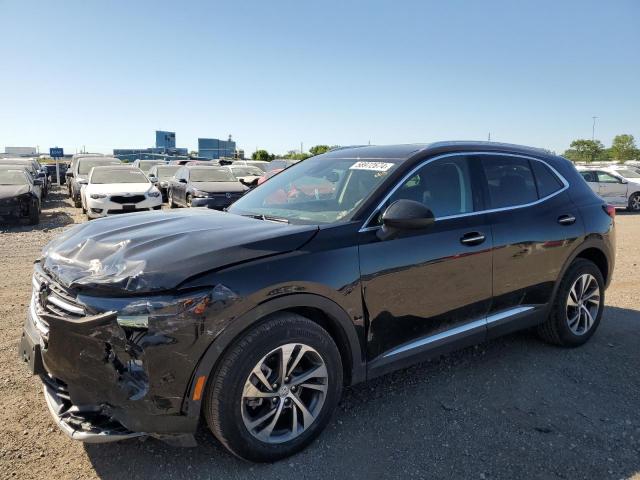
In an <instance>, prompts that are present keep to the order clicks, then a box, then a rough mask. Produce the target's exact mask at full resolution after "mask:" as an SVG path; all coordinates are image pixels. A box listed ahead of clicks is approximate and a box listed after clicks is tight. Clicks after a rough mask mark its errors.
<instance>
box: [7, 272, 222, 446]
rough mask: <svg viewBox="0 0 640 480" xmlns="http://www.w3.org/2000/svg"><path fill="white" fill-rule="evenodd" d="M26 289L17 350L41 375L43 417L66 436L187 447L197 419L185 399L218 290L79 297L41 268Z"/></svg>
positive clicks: (205, 340) (204, 345) (205, 343)
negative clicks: (28, 290)
mask: <svg viewBox="0 0 640 480" xmlns="http://www.w3.org/2000/svg"><path fill="white" fill-rule="evenodd" d="M33 283H34V285H33V287H34V289H33V294H32V299H31V303H30V308H29V310H28V313H27V319H26V322H25V326H24V330H23V334H22V339H21V342H20V350H19V353H20V356H21V358H22V359H23V360H24V361H25V362H26V363H28V365H29V367H30V370H31V371H32V373H34V374H37V375H39V376H40V377H41V378H42V381H43V384H44V395H45V399H46V402H47V406H48V408H49V411H50V412H51V414H52V416H53V418H54V420H55V421H56V423H57V424H58V426H59V427H60V428H61V429H62V430H63V431H64V432H65V433H66V434H67V435H68V436H69V437H70V438H73V439H75V440H81V441H84V442H89V443H104V442H111V441H118V440H124V439H128V438H133V437H139V436H144V435H151V436H154V437H157V438H160V439H162V440H165V441H168V442H169V443H173V444H178V445H183V446H188V445H192V444H194V443H195V442H194V441H193V437H192V434H193V433H194V432H195V430H196V428H197V424H198V420H199V415H200V412H199V409H198V410H197V411H196V410H195V409H192V410H193V411H188V407H187V402H185V395H188V392H189V390H190V387H191V384H192V375H193V372H194V370H195V367H196V365H197V362H198V361H199V359H200V357H201V356H202V354H203V352H204V351H205V350H206V348H207V346H208V345H209V344H210V343H211V341H212V336H211V333H210V332H209V331H208V330H207V329H205V328H204V325H205V318H206V317H207V315H209V314H211V313H212V311H213V310H214V309H215V308H214V306H213V304H215V303H216V301H215V299H216V298H217V297H216V295H218V296H220V295H219V293H220V292H218V293H216V290H215V289H212V290H210V291H204V292H203V291H200V292H196V293H193V292H191V293H188V294H182V295H175V296H168V295H165V296H150V297H145V298H141V297H123V298H106V297H87V296H83V295H74V294H73V292H69V291H67V290H65V289H63V288H62V287H61V286H60V285H58V284H56V283H55V282H53V281H52V280H51V277H49V276H48V275H47V274H45V273H44V271H43V270H42V268H41V267H40V266H39V265H36V271H35V274H34V282H33ZM141 318H142V319H144V322H141V321H140V319H141Z"/></svg>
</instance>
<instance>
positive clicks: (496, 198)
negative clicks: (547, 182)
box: [482, 156, 538, 208]
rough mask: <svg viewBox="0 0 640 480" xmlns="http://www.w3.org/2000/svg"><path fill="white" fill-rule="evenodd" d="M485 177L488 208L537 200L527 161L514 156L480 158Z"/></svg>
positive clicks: (510, 205)
mask: <svg viewBox="0 0 640 480" xmlns="http://www.w3.org/2000/svg"><path fill="white" fill-rule="evenodd" d="M482 165H483V167H484V171H485V175H486V177H487V183H488V190H489V199H490V202H491V205H490V208H503V207H513V206H517V205H524V204H527V203H531V202H535V201H536V200H538V192H537V190H536V184H535V181H534V178H533V173H532V172H531V167H530V165H529V161H528V160H526V159H524V158H515V157H500V156H495V157H485V158H483V159H482Z"/></svg>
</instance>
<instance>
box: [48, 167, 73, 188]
mask: <svg viewBox="0 0 640 480" xmlns="http://www.w3.org/2000/svg"><path fill="white" fill-rule="evenodd" d="M44 168H45V169H46V170H47V177H48V178H49V183H57V181H58V179H57V178H56V164H55V163H49V164H47V165H45V166H44ZM58 168H59V170H60V185H64V184H65V182H66V180H67V177H66V174H67V168H68V165H67V164H66V163H63V162H60V163H59V164H58Z"/></svg>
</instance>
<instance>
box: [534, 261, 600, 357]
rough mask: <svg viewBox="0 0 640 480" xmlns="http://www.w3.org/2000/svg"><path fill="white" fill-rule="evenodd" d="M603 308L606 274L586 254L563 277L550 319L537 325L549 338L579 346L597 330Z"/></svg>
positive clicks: (569, 345) (564, 343)
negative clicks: (585, 256) (586, 257)
mask: <svg viewBox="0 0 640 480" xmlns="http://www.w3.org/2000/svg"><path fill="white" fill-rule="evenodd" d="M603 311H604V278H603V277H602V272H600V269H599V268H598V267H597V266H596V265H595V264H594V263H593V262H591V261H589V260H586V259H584V258H578V259H577V260H575V261H574V262H573V263H572V264H571V266H570V267H569V269H568V270H567V272H566V273H565V276H564V278H563V279H562V281H561V283H560V286H559V287H558V292H557V294H556V298H555V300H554V302H553V305H552V307H551V312H550V314H549V317H548V318H547V320H546V321H545V322H544V323H543V324H542V325H540V326H539V327H538V334H539V336H540V337H541V338H542V339H543V340H544V341H546V342H548V343H552V344H555V345H560V346H563V347H577V346H580V345H583V344H584V343H586V342H587V341H588V340H589V339H590V338H591V336H592V335H593V334H594V333H595V331H596V329H597V328H598V325H600V319H601V318H602V313H603Z"/></svg>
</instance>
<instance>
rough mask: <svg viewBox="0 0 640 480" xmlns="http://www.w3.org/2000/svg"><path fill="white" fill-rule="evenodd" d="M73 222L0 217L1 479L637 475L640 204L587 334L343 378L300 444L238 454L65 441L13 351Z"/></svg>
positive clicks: (518, 337) (76, 217) (59, 216)
mask: <svg viewBox="0 0 640 480" xmlns="http://www.w3.org/2000/svg"><path fill="white" fill-rule="evenodd" d="M80 221H82V217H81V216H80V214H79V212H78V210H77V209H74V208H72V207H71V206H70V204H69V203H68V201H67V200H64V199H63V197H62V196H61V195H53V198H52V200H50V201H49V202H48V205H47V206H46V207H45V209H44V211H43V221H42V224H41V225H40V226H38V227H36V228H32V227H27V226H12V227H9V228H7V227H6V226H4V225H0V252H1V253H0V365H2V367H3V369H2V371H1V372H0V477H1V478H12V477H19V478H44V477H50V478H96V477H98V478H109V479H110V478H113V479H115V478H147V477H149V478H151V477H153V478H183V477H184V478H216V479H224V478H256V477H258V478H261V479H264V478H284V477H290V478H344V477H347V478H382V477H384V478H409V477H415V478H480V479H492V478H571V479H573V478H598V479H600V478H614V479H618V478H629V477H633V476H634V475H637V476H638V478H640V473H639V472H640V415H639V413H638V410H639V408H640V300H639V295H638V290H640V279H639V271H640V270H639V268H638V263H639V262H640V215H629V214H625V213H624V212H620V213H619V215H618V219H617V225H618V256H617V268H616V272H615V278H614V281H613V284H612V286H611V288H610V289H609V290H608V292H607V305H608V307H607V309H606V311H605V314H604V318H603V322H602V325H601V327H600V330H599V331H598V333H597V334H596V335H595V336H594V338H593V339H592V340H591V342H590V343H589V344H588V345H586V346H584V347H582V348H579V349H575V350H564V349H560V348H554V347H551V346H548V345H545V344H543V343H541V342H539V341H538V340H537V339H536V338H535V336H533V335H532V334H530V333H526V332H525V333H519V334H515V335H511V336H508V337H506V338H502V339H499V340H496V341H492V342H490V343H487V344H484V345H481V346H478V347H475V348H470V349H467V350H465V351H462V352H459V353H456V354H453V355H450V356H447V357H443V358H441V359H439V360H437V361H433V362H428V363H424V364H421V365H418V366H415V367H412V368H410V369H407V370H404V371H401V372H396V373H394V374H391V375H387V376H385V377H382V378H381V379H378V380H376V381H374V382H373V383H371V384H368V385H360V386H357V387H355V388H350V389H347V391H346V392H345V396H344V399H343V401H342V403H341V405H340V408H339V409H338V411H337V414H336V416H335V417H334V420H333V422H332V424H331V425H330V426H329V428H328V429H327V430H326V431H325V433H324V434H323V435H322V436H321V437H320V439H319V440H318V441H317V442H315V443H314V444H313V445H312V446H311V447H310V448H308V449H307V450H306V451H304V452H303V453H301V454H299V455H297V456H295V457H293V458H290V459H288V460H285V461H283V462H280V463H277V464H274V465H251V464H247V463H244V462H241V461H239V460H237V459H235V458H234V457H232V456H230V455H229V454H227V453H226V452H225V451H224V450H223V449H222V448H221V447H219V446H218V445H217V443H216V441H215V440H214V438H213V437H212V436H211V435H209V434H208V433H207V432H206V431H205V430H204V429H201V430H202V431H201V433H200V434H199V436H198V437H199V441H200V442H201V446H200V447H198V448H193V449H178V448H171V447H168V446H166V445H164V444H163V443H160V442H158V441H155V440H146V441H140V440H133V441H128V442H123V443H119V444H109V445H102V446H100V445H96V446H91V445H83V444H81V443H76V442H72V441H71V440H69V439H67V437H66V436H64V434H62V433H61V432H59V431H58V429H57V427H56V426H55V425H54V423H53V421H52V420H51V418H50V416H49V413H48V411H47V408H46V406H45V403H44V399H43V396H42V391H41V387H40V382H39V380H38V379H37V378H34V377H31V376H30V375H29V374H28V372H27V369H26V367H25V366H24V365H22V364H21V363H20V362H19V360H18V358H17V355H16V345H17V340H18V338H19V336H20V331H21V328H22V323H23V321H24V316H25V311H26V305H27V302H28V299H29V294H30V289H31V283H30V276H31V268H32V267H31V264H32V262H33V260H34V259H35V258H36V257H37V255H38V253H39V251H40V249H41V247H42V246H43V245H44V244H45V243H46V242H47V241H48V240H49V239H51V238H52V237H54V236H55V235H57V234H59V233H60V232H61V231H62V229H63V228H64V226H66V225H68V224H71V223H74V222H80Z"/></svg>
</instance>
